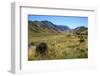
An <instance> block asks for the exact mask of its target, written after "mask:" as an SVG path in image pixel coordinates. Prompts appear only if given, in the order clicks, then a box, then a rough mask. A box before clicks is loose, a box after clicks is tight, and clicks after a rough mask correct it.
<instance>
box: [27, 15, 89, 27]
mask: <svg viewBox="0 0 100 76" xmlns="http://www.w3.org/2000/svg"><path fill="white" fill-rule="evenodd" d="M45 20H46V21H50V22H52V23H53V24H56V25H65V26H68V27H70V28H76V27H79V26H85V27H87V26H88V17H79V16H51V15H28V21H45Z"/></svg>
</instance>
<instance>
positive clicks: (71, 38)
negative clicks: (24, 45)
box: [28, 34, 88, 61]
mask: <svg viewBox="0 0 100 76" xmlns="http://www.w3.org/2000/svg"><path fill="white" fill-rule="evenodd" d="M80 39H81V38H79V37H77V36H75V35H72V34H63V35H45V36H34V35H29V41H28V44H30V43H31V42H33V43H41V42H45V43H46V44H47V45H48V53H47V54H46V55H40V54H37V53H36V48H35V47H29V48H28V60H29V61H32V60H48V59H49V60H52V59H78V58H88V45H87V35H85V36H84V37H83V38H82V40H84V41H83V42H80Z"/></svg>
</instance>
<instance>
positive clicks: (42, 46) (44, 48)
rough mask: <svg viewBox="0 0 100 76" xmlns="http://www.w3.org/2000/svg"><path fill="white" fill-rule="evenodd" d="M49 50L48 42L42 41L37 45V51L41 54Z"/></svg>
mask: <svg viewBox="0 0 100 76" xmlns="http://www.w3.org/2000/svg"><path fill="white" fill-rule="evenodd" d="M47 51H48V46H47V44H46V43H44V42H42V43H40V44H38V45H36V52H37V53H39V54H42V55H44V54H46V53H47Z"/></svg>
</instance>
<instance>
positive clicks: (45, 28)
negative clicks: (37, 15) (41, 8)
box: [28, 21, 70, 34]
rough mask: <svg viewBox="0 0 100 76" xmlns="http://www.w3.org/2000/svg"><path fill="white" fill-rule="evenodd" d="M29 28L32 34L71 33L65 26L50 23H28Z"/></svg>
mask: <svg viewBox="0 0 100 76" xmlns="http://www.w3.org/2000/svg"><path fill="white" fill-rule="evenodd" d="M28 28H29V32H30V33H45V34H50V33H52V34H53V33H55V34H59V33H63V32H66V31H69V30H70V28H69V27H68V26H64V25H55V24H53V23H52V22H50V21H28Z"/></svg>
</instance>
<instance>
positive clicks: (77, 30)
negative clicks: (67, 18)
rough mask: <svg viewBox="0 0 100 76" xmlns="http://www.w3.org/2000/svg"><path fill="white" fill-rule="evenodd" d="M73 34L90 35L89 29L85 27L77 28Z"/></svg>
mask: <svg viewBox="0 0 100 76" xmlns="http://www.w3.org/2000/svg"><path fill="white" fill-rule="evenodd" d="M73 33H84V34H88V28H87V27H85V26H80V27H77V28H75V29H73Z"/></svg>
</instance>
